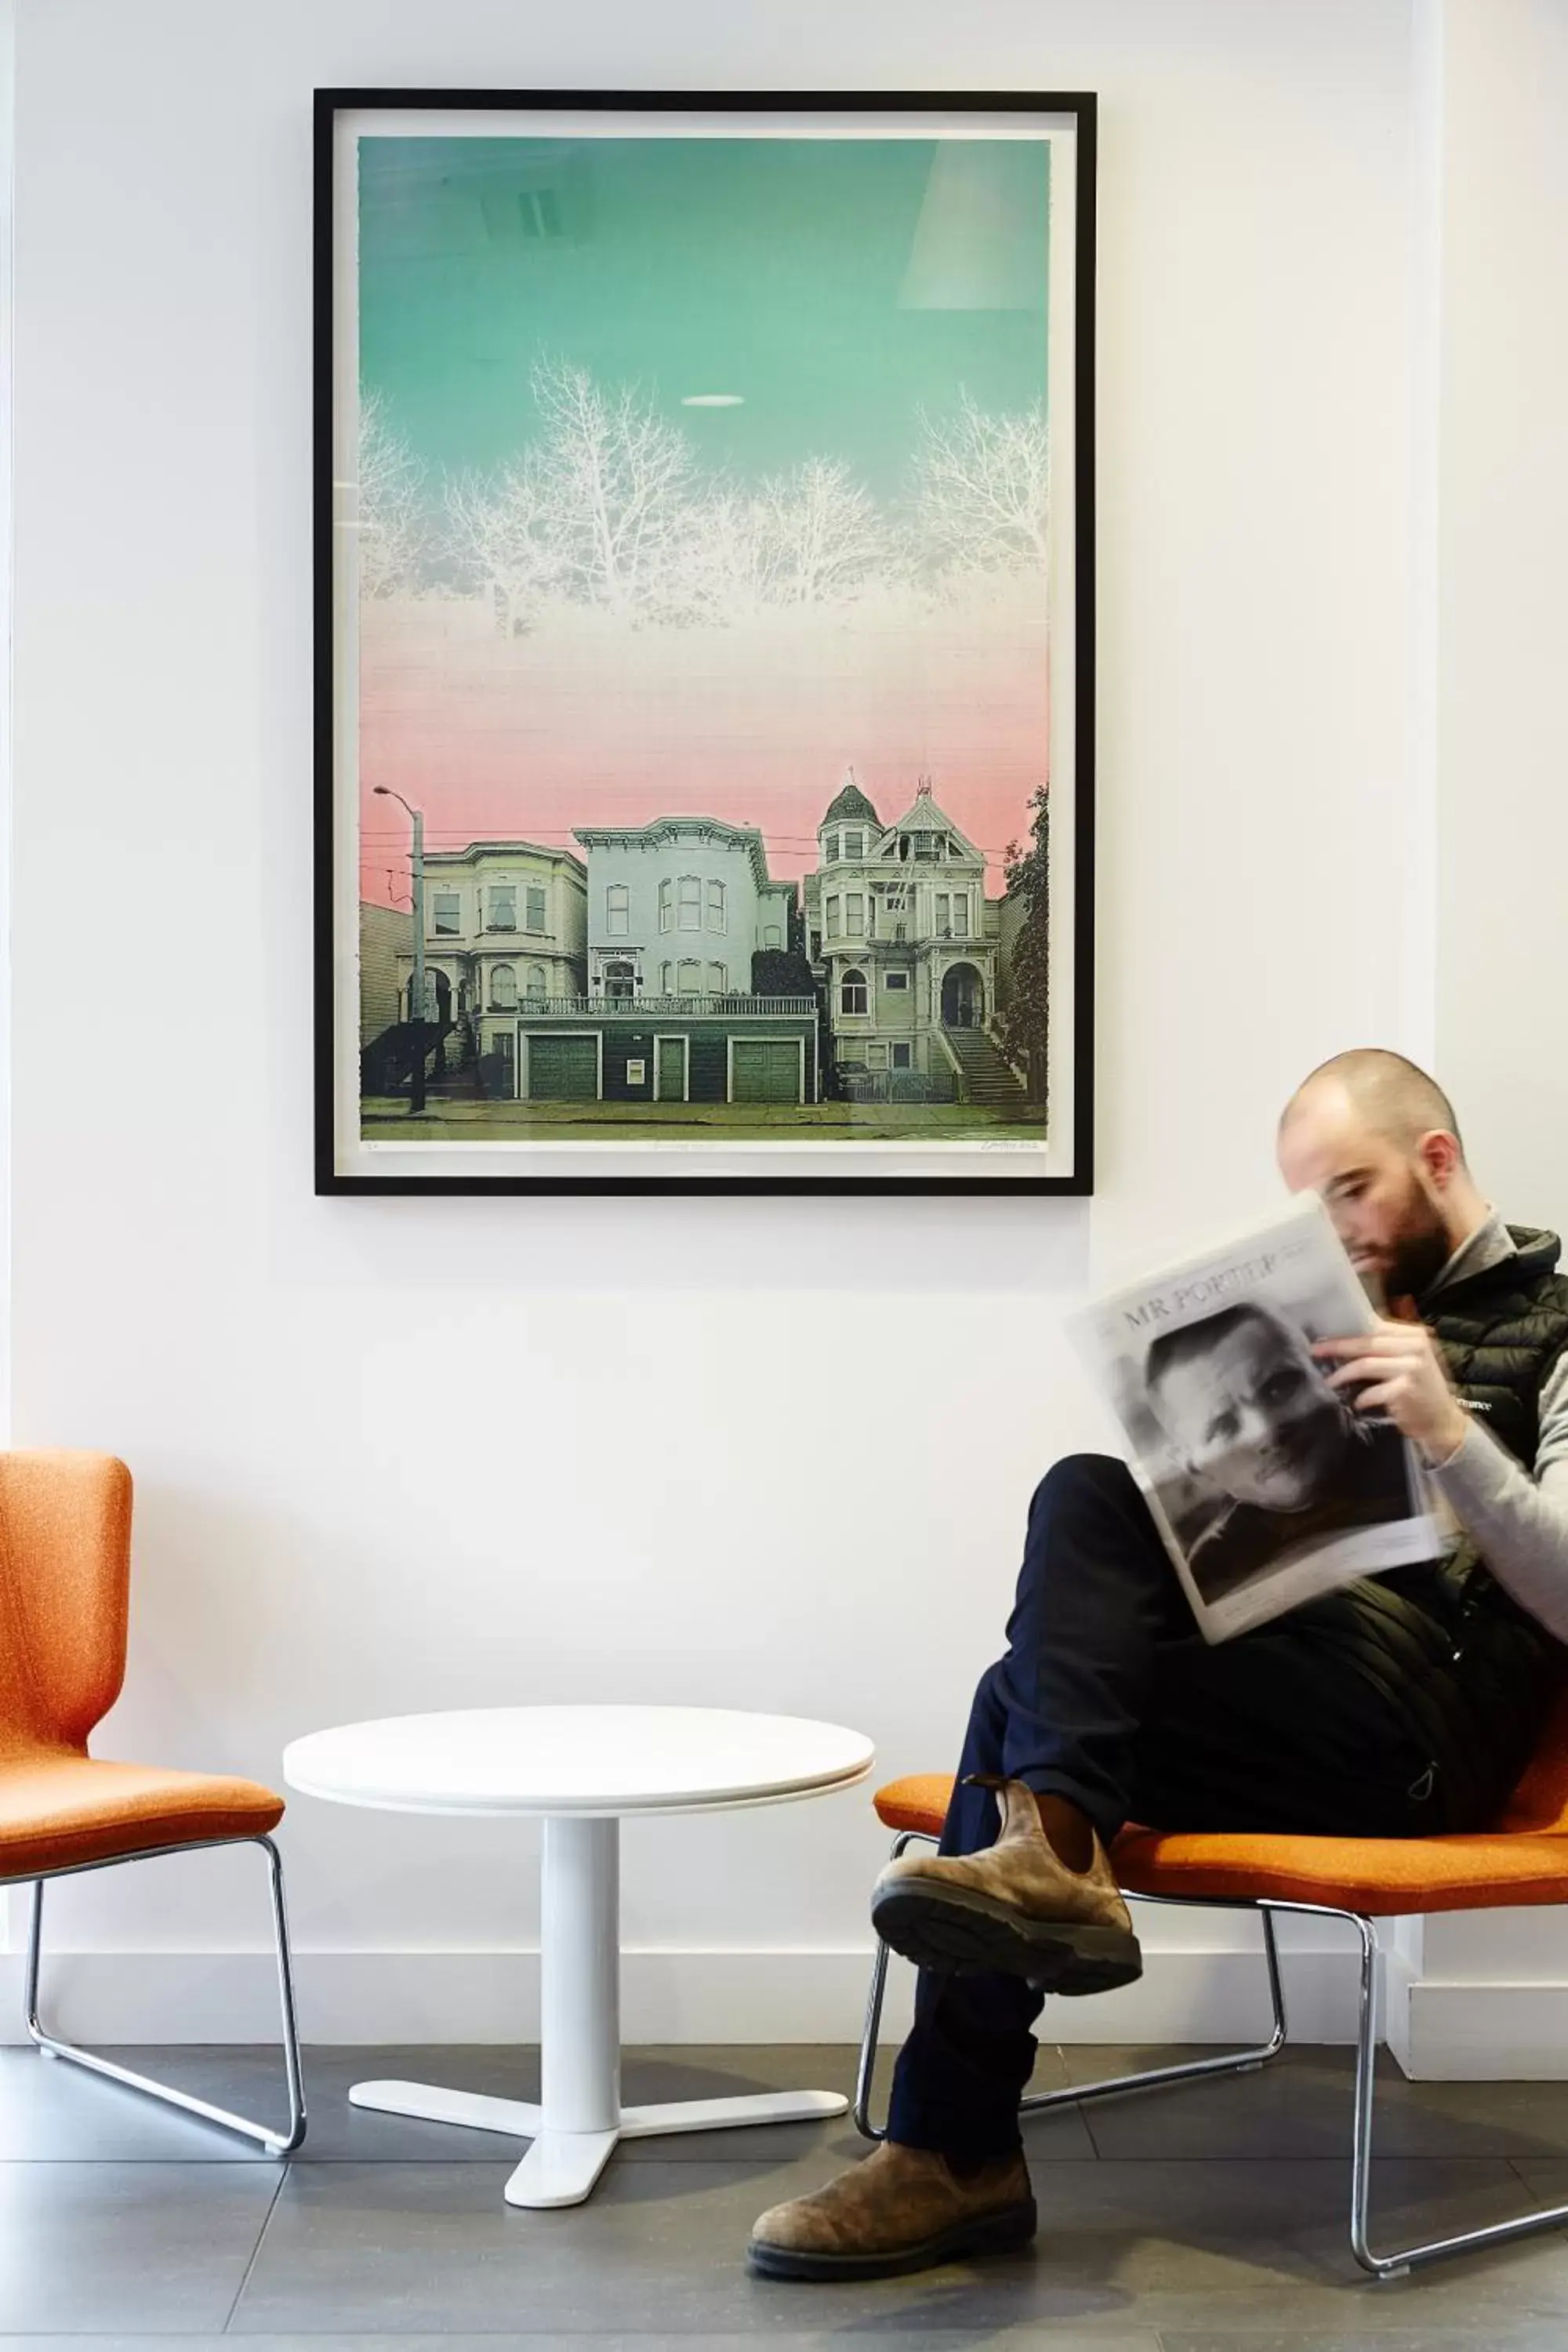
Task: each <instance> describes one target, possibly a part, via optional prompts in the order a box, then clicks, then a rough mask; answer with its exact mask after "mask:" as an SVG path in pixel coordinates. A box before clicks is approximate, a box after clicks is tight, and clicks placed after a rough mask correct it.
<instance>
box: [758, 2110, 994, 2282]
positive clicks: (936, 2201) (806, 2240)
mask: <svg viewBox="0 0 1568 2352" xmlns="http://www.w3.org/2000/svg"><path fill="white" fill-rule="evenodd" d="M1034 2234H1035V2198H1034V2192H1033V2190H1032V2189H1030V2187H1029V2168H1028V2167H1027V2165H1026V2163H1025V2162H1024V2158H1023V2154H1022V2152H1021V2151H1020V2152H1019V2153H1018V2154H1017V2155H1016V2156H1004V2157H999V2158H997V2159H996V2161H995V2162H994V2164H987V2165H986V2166H984V2168H983V2169H982V2170H981V2171H979V2172H977V2173H973V2174H972V2175H971V2176H970V2178H969V2179H960V2178H959V2176H958V2174H957V2173H955V2172H953V2171H952V2169H951V2168H950V2167H949V2165H948V2161H947V2158H945V2157H942V2156H937V2155H935V2154H933V2153H932V2151H931V2150H930V2149H928V2148H923V2147H898V2146H897V2145H896V2143H895V2142H893V2141H891V2140H884V2141H883V2143H882V2145H881V2147H879V2148H878V2150H877V2152H876V2154H875V2155H874V2156H868V2158H866V2160H865V2162H864V2163H863V2164H852V2165H851V2166H850V2167H849V2169H848V2171H847V2172H841V2173H840V2174H839V2175H838V2178H837V2180H830V2181H829V2182H828V2184H827V2186H826V2189H817V2190H816V2194H815V2195H814V2196H811V2197H795V2198H793V2199H792V2200H791V2201H790V2202H789V2203H788V2204H787V2205H775V2206H773V2208H772V2210H770V2211H768V2212H766V2213H763V2215H762V2216H761V2217H760V2219H759V2220H758V2221H756V2222H755V2223H754V2224H753V2226H752V2241H751V2243H750V2245H749V2246H748V2247H747V2248H746V2259H747V2261H748V2262H749V2263H750V2264H751V2266H752V2270H754V2271H757V2272H760V2273H761V2274H762V2275H763V2278H782V2279H845V2278H851V2279H872V2278H897V2277H900V2275H901V2274H902V2273H904V2272H905V2271H924V2270H930V2269H931V2266H932V2264H933V2263H947V2262H953V2261H955V2260H956V2259H957V2258H958V2256H959V2255H961V2254H990V2253H996V2252H1000V2251H1001V2250H1002V2248H1004V2247H1005V2246H1018V2245H1022V2244H1023V2243H1024V2242H1026V2240H1027V2239H1030V2238H1032V2237H1033V2236H1034Z"/></svg>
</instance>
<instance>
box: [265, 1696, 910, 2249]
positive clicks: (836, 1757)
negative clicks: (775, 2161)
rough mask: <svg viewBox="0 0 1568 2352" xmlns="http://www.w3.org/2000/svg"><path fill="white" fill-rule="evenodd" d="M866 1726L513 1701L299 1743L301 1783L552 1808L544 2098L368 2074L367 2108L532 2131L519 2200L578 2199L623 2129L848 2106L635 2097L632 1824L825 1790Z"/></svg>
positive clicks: (688, 2127)
mask: <svg viewBox="0 0 1568 2352" xmlns="http://www.w3.org/2000/svg"><path fill="white" fill-rule="evenodd" d="M874 1754H875V1750H874V1749H873V1748H872V1745H871V1742H870V1741H869V1740H868V1739H867V1738H864V1737H863V1735H862V1734H861V1733H859V1732H858V1731H847V1730H845V1729H843V1728H842V1727H840V1726H839V1725H837V1724H832V1723H811V1722H807V1721H805V1720H803V1719H802V1718H800V1717H795V1716H788V1715H743V1714H739V1713H734V1712H731V1710H730V1709H728V1708H722V1707H682V1706H508V1707H489V1708H475V1709H468V1710H464V1711H461V1712H458V1713H453V1714H446V1715H408V1716H398V1717H392V1718H390V1719H389V1720H387V1721H384V1722H381V1723H351V1724H345V1725H343V1726H342V1727H341V1728H339V1729H337V1730H335V1731H317V1732H312V1733H311V1734H310V1737H309V1738H304V1739H296V1740H295V1741H294V1742H293V1743H292V1744H291V1745H290V1746H289V1748H286V1749H285V1750H284V1755H283V1776H284V1779H285V1780H287V1782H288V1784H289V1787H290V1788H291V1789H296V1790H299V1791H300V1794H301V1795H304V1796H310V1797H325V1798H327V1799H328V1800H330V1801H331V1802H332V1803H334V1804H340V1805H367V1806H371V1807H374V1808H376V1809H378V1810H380V1811H386V1812H398V1813H467V1814H475V1813H494V1814H497V1815H508V1814H531V1815H535V1816H538V1817H541V1818H542V1821H543V1823H544V1830H543V1846H542V1854H541V1861H540V1895H541V1900H540V2034H539V2039H540V2102H539V2105H537V2106H535V2105H531V2103H529V2102H525V2101H523V2100H521V2099H497V2098H489V2097H487V2096H485V2095H482V2094H480V2093H478V2092H468V2091H448V2090H443V2089H441V2088H440V2087H438V2086H437V2085H436V2084H424V2083H356V2084H354V2086H353V2090H352V2091H351V2092H350V2093H349V2096H350V2098H351V2099H352V2100H353V2103H354V2105H356V2106H360V2107H376V2108H380V2109H382V2110H383V2111H384V2112H385V2113H387V2114H391V2115H399V2116H421V2117H423V2118H424V2119H426V2121H428V2122H431V2123H448V2124H466V2125H468V2126H469V2127H470V2128H477V2129H479V2130H480V2131H498V2132H509V2133H511V2134H513V2135H515V2136H516V2137H521V2138H529V2139H531V2140H532V2142H533V2145H532V2147H531V2148H530V2149H529V2151H528V2154H527V2155H526V2156H525V2157H524V2158H523V2160H522V2162H521V2164H520V2165H519V2166H518V2168H517V2170H516V2171H515V2172H514V2173H513V2174H512V2176H511V2179H510V2180H509V2181H508V2182H507V2187H506V2197H507V2202H508V2203H509V2204H511V2205H532V2206H542V2205H580V2204H581V2203H582V2202H583V2200H584V2198H585V2197H587V2196H588V2195H589V2194H590V2193H591V2191H592V2189H593V2187H594V2183H595V2181H596V2180H597V2179H598V2177H599V2175H600V2173H601V2172H602V2171H603V2170H604V2168H605V2164H606V2162H607V2161H608V2159H609V2157H610V2153H611V2151H612V2149H613V2148H614V2147H615V2145H616V2141H617V2140H618V2139H623V2138H626V2139H635V2138H641V2137H647V2136H650V2135H653V2134H656V2133H660V2132H689V2131H721V2130H726V2129H731V2128H732V2127H733V2126H736V2125H739V2124H762V2123H793V2122H797V2121H802V2120H805V2119H806V2118H808V2117H813V2116H841V2115H843V2114H844V2113H845V2112H846V2110H847V2107H848V2104H849V2102H848V2100H847V2099H846V2098H843V2097H841V2096H840V2095H839V2094H838V2093H837V2092H836V2091H769V2092H765V2093H761V2094H758V2095H755V2096H752V2097H747V2098H732V2099H683V2100H676V2101H669V2102H667V2103H665V2104H664V2105H658V2106H649V2107H623V2106H622V2105H621V2079H620V2076H621V2063H620V2061H621V2048H620V1824H621V1821H622V1819H623V1817H624V1816H626V1815H627V1814H637V1813H688V1812H716V1811H727V1810H728V1809H730V1808H731V1807H735V1806H741V1805H766V1804H779V1803H784V1802H785V1801H788V1800H790V1799H792V1798H796V1797H816V1796H823V1795H826V1793H827V1792H828V1791H829V1790H834V1789H844V1788H847V1787H849V1786H850V1784H851V1783H852V1782H854V1781H856V1780H863V1779H864V1778H865V1776H866V1774H867V1773H868V1771H869V1770H870V1769H871V1763H872V1759H873V1756H874Z"/></svg>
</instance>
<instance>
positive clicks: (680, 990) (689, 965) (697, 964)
mask: <svg viewBox="0 0 1568 2352" xmlns="http://www.w3.org/2000/svg"><path fill="white" fill-rule="evenodd" d="M687 972H694V973H695V974H696V981H695V984H694V985H693V986H692V987H690V988H688V987H687V985H686V982H685V978H684V975H685V974H686V973H687ZM675 992H676V995H677V996H700V995H701V993H702V959H701V957H700V956H682V957H681V958H680V960H679V962H678V963H677V965H676V967H675Z"/></svg>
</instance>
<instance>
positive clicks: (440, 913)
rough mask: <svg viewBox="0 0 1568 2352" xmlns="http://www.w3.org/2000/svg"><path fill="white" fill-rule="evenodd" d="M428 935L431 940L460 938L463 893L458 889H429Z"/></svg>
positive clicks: (461, 933)
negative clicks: (448, 917)
mask: <svg viewBox="0 0 1568 2352" xmlns="http://www.w3.org/2000/svg"><path fill="white" fill-rule="evenodd" d="M447 916H450V918H451V919H450V921H447ZM429 935H430V937H431V938H432V939H433V940H460V939H461V938H462V936H463V894H462V892H461V891H460V890H432V891H431V893H430V934H429Z"/></svg>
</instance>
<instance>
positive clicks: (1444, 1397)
mask: <svg viewBox="0 0 1568 2352" xmlns="http://www.w3.org/2000/svg"><path fill="white" fill-rule="evenodd" d="M1408 1315H1409V1318H1410V1319H1408V1320H1405V1318H1390V1317H1380V1318H1379V1320H1378V1323H1377V1326H1376V1328H1375V1329H1374V1330H1372V1331H1358V1332H1357V1333H1356V1334H1355V1335H1354V1336H1353V1337H1352V1338H1351V1339H1320V1340H1318V1341H1317V1343H1316V1345H1315V1346H1314V1347H1313V1349H1312V1353H1313V1355H1314V1356H1317V1357H1318V1358H1320V1359H1331V1358H1335V1357H1337V1358H1339V1359H1340V1362H1339V1366H1338V1369H1337V1370H1334V1371H1332V1372H1331V1373H1329V1375H1328V1381H1329V1386H1330V1387H1331V1389H1343V1388H1351V1387H1354V1386H1355V1385H1356V1384H1357V1383H1358V1382H1364V1383H1365V1385H1364V1386H1363V1387H1362V1388H1361V1391H1360V1393H1359V1395H1357V1396H1356V1397H1354V1398H1353V1399H1352V1400H1351V1402H1353V1404H1354V1405H1355V1408H1356V1410H1357V1412H1386V1414H1387V1415H1388V1418H1389V1420H1390V1421H1392V1422H1393V1423H1394V1426H1395V1428H1396V1429H1399V1430H1400V1431H1402V1432H1403V1433H1404V1434H1405V1436H1406V1437H1408V1438H1412V1439H1413V1440H1414V1441H1415V1444H1417V1445H1419V1447H1420V1448H1421V1450H1422V1452H1423V1453H1424V1454H1426V1459H1427V1461H1428V1462H1430V1463H1434V1464H1436V1463H1443V1462H1447V1459H1448V1457H1449V1456H1450V1454H1457V1453H1458V1450H1459V1447H1460V1446H1461V1445H1462V1444H1464V1442H1465V1433H1466V1431H1467V1430H1468V1427H1469V1425H1470V1424H1469V1419H1468V1415H1467V1413H1466V1412H1465V1410H1464V1407H1463V1406H1462V1405H1461V1404H1460V1402H1459V1400H1458V1397H1457V1396H1456V1395H1455V1393H1454V1389H1453V1383H1452V1382H1451V1381H1450V1380H1449V1378H1448V1370H1447V1365H1446V1364H1445V1363H1444V1361H1443V1357H1442V1351H1441V1349H1439V1348H1438V1345H1437V1341H1436V1336H1435V1334H1434V1333H1433V1332H1432V1331H1431V1330H1429V1329H1428V1328H1427V1326H1426V1324H1425V1323H1422V1322H1419V1321H1417V1320H1416V1319H1415V1307H1413V1306H1412V1307H1409V1308H1408Z"/></svg>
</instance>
